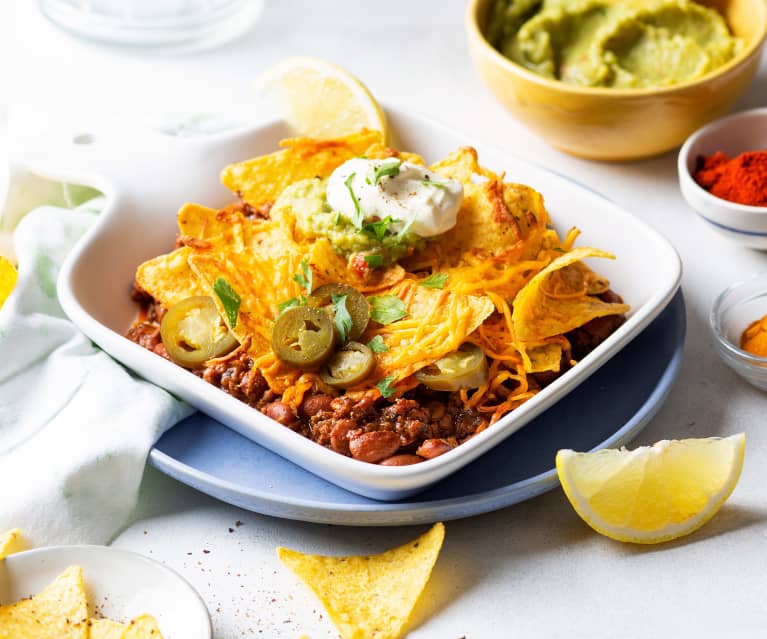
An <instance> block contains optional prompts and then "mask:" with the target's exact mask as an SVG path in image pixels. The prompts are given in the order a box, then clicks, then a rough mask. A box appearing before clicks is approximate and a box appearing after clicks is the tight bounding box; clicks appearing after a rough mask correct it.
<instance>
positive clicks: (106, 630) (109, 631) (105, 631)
mask: <svg viewBox="0 0 767 639" xmlns="http://www.w3.org/2000/svg"><path fill="white" fill-rule="evenodd" d="M88 623H89V625H90V629H91V634H90V639H123V637H124V636H125V630H126V629H127V628H128V624H124V623H120V622H119V621H112V620H111V619H89V620H88Z"/></svg>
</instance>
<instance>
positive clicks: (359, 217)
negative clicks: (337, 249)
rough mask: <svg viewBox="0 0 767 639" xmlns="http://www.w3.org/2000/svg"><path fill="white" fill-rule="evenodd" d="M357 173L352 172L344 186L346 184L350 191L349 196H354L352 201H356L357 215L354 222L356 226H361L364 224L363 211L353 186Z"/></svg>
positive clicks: (355, 209)
mask: <svg viewBox="0 0 767 639" xmlns="http://www.w3.org/2000/svg"><path fill="white" fill-rule="evenodd" d="M355 175H357V173H356V172H355V173H350V174H349V177H348V178H346V180H345V181H344V186H346V189H347V190H348V191H349V196H350V197H351V198H352V202H354V211H355V212H356V215H355V216H354V219H353V220H352V222H353V223H354V226H356V227H357V228H360V227H361V226H362V211H361V210H360V203H359V200H358V199H357V196H356V195H354V189H353V188H352V180H353V179H354V176H355Z"/></svg>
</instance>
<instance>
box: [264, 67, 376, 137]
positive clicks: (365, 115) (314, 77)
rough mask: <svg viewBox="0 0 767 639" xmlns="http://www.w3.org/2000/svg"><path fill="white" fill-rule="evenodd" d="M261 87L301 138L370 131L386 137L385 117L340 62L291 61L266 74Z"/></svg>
mask: <svg viewBox="0 0 767 639" xmlns="http://www.w3.org/2000/svg"><path fill="white" fill-rule="evenodd" d="M257 85H258V87H259V89H260V90H261V91H263V92H264V93H265V94H266V95H267V96H268V97H270V98H272V99H273V100H275V101H276V102H277V104H278V106H279V108H280V110H281V113H282V117H283V118H285V120H286V121H287V123H288V124H289V125H290V126H291V128H293V129H294V130H295V132H296V134H297V135H301V136H309V137H316V138H338V137H343V136H346V135H350V134H352V133H356V132H357V131H359V130H360V129H371V130H374V131H381V133H383V136H384V139H386V118H385V117H384V114H383V111H382V110H381V107H380V106H379V105H378V103H377V102H376V101H375V98H374V97H373V95H372V94H371V93H370V91H369V90H368V89H367V87H366V86H365V85H364V84H362V82H360V81H359V80H358V79H357V78H355V77H354V76H353V75H352V74H351V73H349V72H348V71H346V70H344V69H342V68H341V67H339V66H336V65H335V64H331V63H329V62H325V61H323V60H318V59H317V58H288V59H286V60H283V61H282V62H280V63H278V64H276V65H275V66H273V67H272V68H271V69H269V70H268V71H266V73H264V74H263V75H262V76H261V77H260V78H259V79H258V81H257Z"/></svg>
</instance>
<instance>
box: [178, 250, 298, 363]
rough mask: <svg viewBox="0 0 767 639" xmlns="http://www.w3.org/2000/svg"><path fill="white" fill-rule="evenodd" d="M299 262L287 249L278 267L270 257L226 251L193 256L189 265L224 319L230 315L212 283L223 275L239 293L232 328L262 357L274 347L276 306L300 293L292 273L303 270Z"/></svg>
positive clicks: (240, 338)
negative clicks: (272, 332)
mask: <svg viewBox="0 0 767 639" xmlns="http://www.w3.org/2000/svg"><path fill="white" fill-rule="evenodd" d="M300 261H301V256H300V255H298V254H292V255H291V254H290V253H287V252H286V254H285V255H284V257H283V259H282V260H281V261H280V263H279V266H277V265H276V264H275V263H274V261H273V260H271V259H270V258H268V257H267V258H265V257H264V256H258V255H255V254H246V253H242V254H236V253H229V252H226V253H216V254H193V255H190V257H189V266H190V267H191V269H192V271H193V272H194V275H195V276H196V278H197V280H198V282H199V286H200V287H201V288H202V290H203V291H204V293H202V294H203V295H210V296H211V297H212V298H213V301H214V302H215V303H216V306H217V307H218V311H219V313H220V314H221V317H223V318H224V319H225V320H226V318H227V315H226V312H225V309H224V307H223V304H222V302H221V300H220V299H219V297H218V295H216V294H215V293H214V292H213V283H214V282H215V281H216V280H217V279H218V278H219V277H221V278H223V279H225V280H226V281H227V282H228V283H229V285H230V286H231V287H232V288H233V289H234V290H235V292H236V293H237V294H238V295H239V296H240V309H239V314H238V316H237V324H236V325H235V326H230V329H231V331H232V334H233V335H234V336H235V337H236V338H237V341H239V342H240V344H242V343H244V342H245V340H246V339H247V338H250V339H251V342H250V348H249V352H250V353H251V354H253V355H254V356H259V355H262V354H264V353H266V352H268V351H269V350H270V349H271V346H270V343H271V331H272V322H273V321H274V319H275V317H277V313H278V309H277V305H278V304H279V303H280V302H283V301H285V300H287V299H290V298H291V297H296V296H298V295H299V294H300V292H301V288H300V287H299V286H298V284H297V283H296V282H295V281H294V280H293V275H294V274H295V273H297V272H298V271H299V269H300V266H299V264H300ZM275 266H277V268H275ZM227 323H228V320H227Z"/></svg>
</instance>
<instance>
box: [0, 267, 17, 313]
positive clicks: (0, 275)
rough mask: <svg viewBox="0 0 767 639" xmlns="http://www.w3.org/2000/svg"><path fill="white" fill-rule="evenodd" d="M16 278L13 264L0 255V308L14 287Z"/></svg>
mask: <svg viewBox="0 0 767 639" xmlns="http://www.w3.org/2000/svg"><path fill="white" fill-rule="evenodd" d="M17 277H18V273H17V272H16V269H15V268H14V267H13V264H11V262H10V261H9V260H8V259H6V258H4V257H3V256H2V255H0V308H2V306H3V303H4V302H5V300H6V299H7V298H8V296H9V295H10V294H11V292H12V291H13V288H14V287H15V286H16V279H17Z"/></svg>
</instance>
